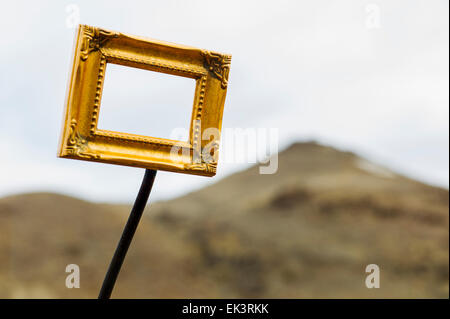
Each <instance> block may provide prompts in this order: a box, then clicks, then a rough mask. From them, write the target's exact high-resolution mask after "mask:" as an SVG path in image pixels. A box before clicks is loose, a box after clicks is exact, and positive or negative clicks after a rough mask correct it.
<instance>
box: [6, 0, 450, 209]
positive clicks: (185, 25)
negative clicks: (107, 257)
mask: <svg viewBox="0 0 450 319" xmlns="http://www.w3.org/2000/svg"><path fill="white" fill-rule="evenodd" d="M71 4H76V7H74V6H71ZM77 9H79V14H80V23H83V24H89V25H94V26H100V27H103V28H107V29H111V30H115V31H119V32H124V33H129V34H134V35H140V36H146V37H151V38H156V39H161V40H165V41H170V42H175V43H180V44H187V45H191V46H195V47H199V48H206V49H209V50H215V51H219V52H226V53H231V54H232V55H233V59H232V64H231V73H230V79H229V81H230V84H229V86H228V95H227V100H226V104H225V111H224V120H223V127H224V128H236V127H240V128H278V129H279V138H280V147H281V148H284V147H286V146H287V145H289V144H290V143H292V142H294V141H297V140H306V139H315V140H317V141H319V142H322V143H326V144H328V145H332V146H335V147H338V148H340V149H344V150H350V151H354V152H356V153H358V154H360V155H363V156H365V157H366V158H369V159H371V160H373V161H375V162H377V163H380V164H382V165H385V166H386V167H389V168H391V169H393V170H395V171H397V172H400V173H402V174H405V175H408V176H411V177H414V178H417V179H419V180H421V181H425V182H427V183H431V184H434V185H440V186H443V187H448V183H449V179H448V174H449V131H448V130H449V122H448V116H449V91H448V85H449V83H448V82H449V80H448V76H449V74H448V69H449V65H448V54H449V47H448V45H449V43H448V36H449V35H448V21H449V17H448V9H449V8H448V1H447V0H424V1H417V0H404V1H400V0H386V1H361V0H354V1H345V0H343V1H331V0H330V1H324V0H322V1H318V0H315V1H312V0H310V1H290V2H284V1H131V0H128V1H52V2H46V1H9V2H5V3H2V8H1V10H0V24H1V28H0V30H1V31H0V32H1V38H0V39H1V44H0V45H1V51H0V152H1V153H0V196H5V195H9V194H14V193H19V192H30V191H55V192H60V193H65V194H69V195H74V196H78V197H82V198H85V199H89V200H95V201H115V202H119V201H131V200H133V199H134V196H135V194H136V192H137V189H138V188H139V185H140V181H141V179H142V175H143V170H141V169H137V168H131V167H122V166H116V165H106V164H98V163H92V162H83V161H73V160H67V159H58V158H56V150H57V143H58V139H59V134H60V127H61V120H62V114H63V107H64V97H65V91H66V85H67V80H68V77H69V69H70V58H71V54H72V45H73V38H74V33H75V29H73V28H70V23H72V22H73V19H72V18H73V17H74V14H76V11H77ZM68 25H69V27H68ZM193 87H194V86H193V82H191V80H189V79H179V78H174V77H171V76H167V75H158V74H156V75H155V74H152V72H145V71H142V70H129V69H125V68H123V67H118V66H111V65H108V68H107V72H106V80H105V88H104V99H103V101H102V102H103V104H102V111H103V113H101V117H100V124H99V125H100V127H101V128H105V129H115V130H131V131H136V132H137V133H145V134H148V135H151V134H154V135H155V136H158V134H160V135H163V136H164V137H165V136H168V135H169V132H170V131H171V130H172V129H173V128H174V127H179V126H185V125H186V126H187V125H188V123H187V122H188V121H189V113H190V107H191V106H190V105H187V106H186V107H185V106H184V105H182V104H183V103H185V101H186V99H192V96H193ZM173 92H176V93H175V94H174V93H173ZM123 104H127V105H126V107H127V108H128V110H130V112H131V113H130V112H124V108H123ZM177 108H178V109H177ZM186 110H187V111H186ZM103 115H104V117H103ZM155 115H157V116H158V118H159V119H160V120H158V121H155ZM225 151H226V150H224V151H223V152H222V154H221V156H222V155H223V153H224V152H225ZM248 165H249V164H245V163H234V164H233V163H221V164H220V165H219V168H218V175H217V176H216V177H214V178H206V177H198V176H189V175H184V174H174V173H164V172H159V173H158V176H157V180H156V184H155V188H154V193H153V195H152V196H153V198H154V199H165V198H170V197H173V196H178V195H180V194H183V193H185V192H189V191H192V190H195V189H197V188H199V187H202V186H204V185H207V184H209V183H213V182H216V181H218V180H219V179H220V178H223V177H224V176H226V175H228V174H231V173H233V172H236V171H238V170H241V169H243V168H245V167H246V166H248Z"/></svg>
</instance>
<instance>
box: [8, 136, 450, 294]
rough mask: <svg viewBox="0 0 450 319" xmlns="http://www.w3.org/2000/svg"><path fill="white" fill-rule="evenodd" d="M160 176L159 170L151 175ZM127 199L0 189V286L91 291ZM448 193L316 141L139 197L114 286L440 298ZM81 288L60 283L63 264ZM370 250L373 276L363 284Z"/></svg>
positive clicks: (125, 290) (122, 289) (445, 272)
mask: <svg viewBox="0 0 450 319" xmlns="http://www.w3.org/2000/svg"><path fill="white" fill-rule="evenodd" d="M158 182H159V183H161V182H164V181H163V180H158ZM128 211H129V207H126V206H119V205H106V204H103V205H101V204H94V203H88V202H84V201H81V200H78V199H74V198H70V197H65V196H61V195H57V194H25V195H17V196H12V197H7V198H3V199H0V297H1V298H20V297H32V298H52V297H63V298H72V297H74V298H75V297H76V298H79V297H81V298H95V297H96V296H97V293H98V290H99V289H100V285H101V282H102V280H103V276H104V273H105V272H106V269H107V266H108V263H109V260H110V258H111V256H112V253H113V251H114V248H115V245H116V243H117V240H118V238H119V237H120V233H121V231H122V228H123V225H124V224H125V221H126V218H127V215H128ZM448 260H449V194H448V191H447V190H444V189H440V188H436V187H431V186H428V185H424V184H422V183H419V182H417V181H414V180H411V179H408V178H405V177H402V176H399V175H397V174H395V173H394V172H391V171H388V170H386V169H384V168H382V167H379V166H377V165H374V164H373V163H370V162H368V161H366V160H364V159H361V158H360V157H358V156H356V155H354V154H352V153H346V152H340V151H338V150H335V149H333V148H330V147H325V146H321V145H318V144H315V143H299V144H295V145H292V146H291V147H290V148H289V149H287V150H285V151H284V152H282V153H280V154H279V171H278V173H277V174H274V175H260V174H258V168H257V167H252V168H250V169H248V170H246V171H243V172H240V173H237V174H234V175H232V176H230V177H228V178H225V179H223V180H221V181H219V182H218V183H216V184H214V185H212V186H210V187H207V188H204V189H202V190H200V191H197V192H194V193H191V194H188V195H186V196H183V197H180V198H177V199H175V200H171V201H167V202H159V203H154V204H152V205H151V206H150V207H148V209H147V211H146V213H145V215H144V218H143V220H142V222H141V224H140V226H139V228H138V232H137V235H136V237H135V240H134V242H133V244H132V247H131V249H130V251H129V254H128V256H127V259H126V261H125V264H124V266H123V269H122V272H121V274H120V277H119V280H118V282H117V284H116V289H115V292H114V294H113V297H125V298H128V297H137V298H201V297H207V298H235V297H256V298H372V297H376V298H379V297H387V298H391V297H400V298H411V297H422V298H432V297H438V298H448V296H449V295H448V279H449V277H448V276H449V267H448ZM71 263H75V264H78V265H79V266H80V268H81V288H80V289H67V288H65V277H66V275H67V274H66V273H65V267H66V265H67V264H71ZM368 264H377V265H378V266H379V267H380V271H381V287H380V288H379V289H367V288H366V287H365V284H364V283H365V277H366V275H367V274H366V273H365V267H366V265H368Z"/></svg>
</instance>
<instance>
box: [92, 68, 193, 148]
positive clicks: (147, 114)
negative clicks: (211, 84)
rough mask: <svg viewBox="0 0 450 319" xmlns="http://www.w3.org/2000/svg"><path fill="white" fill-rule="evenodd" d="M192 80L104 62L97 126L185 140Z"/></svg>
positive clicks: (187, 134)
mask: <svg viewBox="0 0 450 319" xmlns="http://www.w3.org/2000/svg"><path fill="white" fill-rule="evenodd" d="M194 94H195V80H194V79H191V78H185V77H181V76H175V75H171V74H165V73H159V72H153V71H148V70H142V69H137V68H133V67H125V66H121V65H117V64H112V63H108V64H107V66H106V73H105V79H104V84H103V93H102V100H101V106H100V113H99V119H98V125H97V128H98V129H101V130H109V131H115V132H121V133H129V134H139V135H144V136H151V137H158V138H168V139H173V140H180V141H188V136H189V127H190V120H191V113H192V105H193V100H194Z"/></svg>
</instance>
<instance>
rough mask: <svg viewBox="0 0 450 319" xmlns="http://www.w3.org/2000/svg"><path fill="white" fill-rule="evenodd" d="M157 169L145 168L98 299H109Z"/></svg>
mask: <svg viewBox="0 0 450 319" xmlns="http://www.w3.org/2000/svg"><path fill="white" fill-rule="evenodd" d="M155 177H156V171H155V170H152V169H147V170H145V175H144V179H143V181H142V185H141V188H140V189H139V193H138V195H137V197H136V201H135V202H134V205H133V209H132V210H131V213H130V217H128V221H127V224H126V225H125V228H124V230H123V233H122V237H121V238H120V240H119V243H118V244H117V248H116V251H115V253H114V256H113V258H112V260H111V263H110V265H109V268H108V272H107V273H106V276H105V279H104V280H103V285H102V288H101V290H100V294H99V295H98V299H109V298H110V297H111V293H112V291H113V288H114V284H115V283H116V279H117V276H118V275H119V272H120V268H121V267H122V264H123V261H124V259H125V256H126V254H127V251H128V248H129V247H130V244H131V241H132V240H133V236H134V233H135V232H136V228H137V226H138V224H139V220H140V219H141V216H142V213H143V212H144V208H145V205H146V204H147V201H148V197H149V195H150V192H151V190H152V186H153V182H154V181H155Z"/></svg>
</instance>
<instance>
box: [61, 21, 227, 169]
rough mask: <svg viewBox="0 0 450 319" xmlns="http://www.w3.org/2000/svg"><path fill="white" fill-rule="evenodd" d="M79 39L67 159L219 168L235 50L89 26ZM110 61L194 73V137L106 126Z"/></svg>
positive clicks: (64, 145) (69, 100)
mask: <svg viewBox="0 0 450 319" xmlns="http://www.w3.org/2000/svg"><path fill="white" fill-rule="evenodd" d="M75 40H76V44H75V49H74V53H73V66H72V73H71V76H70V80H69V84H68V88H67V95H66V103H65V115H64V122H63V128H62V134H61V139H60V145H59V152H58V156H59V157H63V158H70V159H79V160H87V161H95V162H102V163H111V164H119V165H127V166H135V167H142V168H148V169H155V170H166V171H172V172H179V173H188V174H195V175H204V176H214V175H215V174H216V168H217V160H218V148H219V140H220V130H221V126H222V114H223V107H224V104H225V96H226V92H227V86H228V75H229V71H230V62H231V55H228V54H221V53H217V52H212V51H207V50H201V49H197V48H193V47H188V46H184V45H177V44H172V43H168V42H163V41H158V40H153V39H146V38H142V37H137V36H131V35H126V34H123V33H119V32H114V31H109V30H104V29H100V28H96V27H91V26H87V25H80V26H79V27H78V30H77V34H76V36H75ZM108 63H114V64H119V65H123V66H127V67H135V68H139V69H145V70H149V71H155V72H161V73H167V74H172V75H176V76H183V77H187V78H192V79H194V80H195V81H196V86H195V96H194V101H193V107H192V115H191V121H190V123H191V124H190V130H189V141H188V142H183V141H175V140H170V139H164V138H157V137H149V136H143V135H137V134H128V133H125V132H124V133H122V132H114V131H107V130H101V129H98V128H97V123H98V117H99V112H100V106H101V97H102V90H103V82H104V78H105V72H106V68H107V65H108ZM155 116H157V114H155ZM211 128H212V129H213V130H211Z"/></svg>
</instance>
